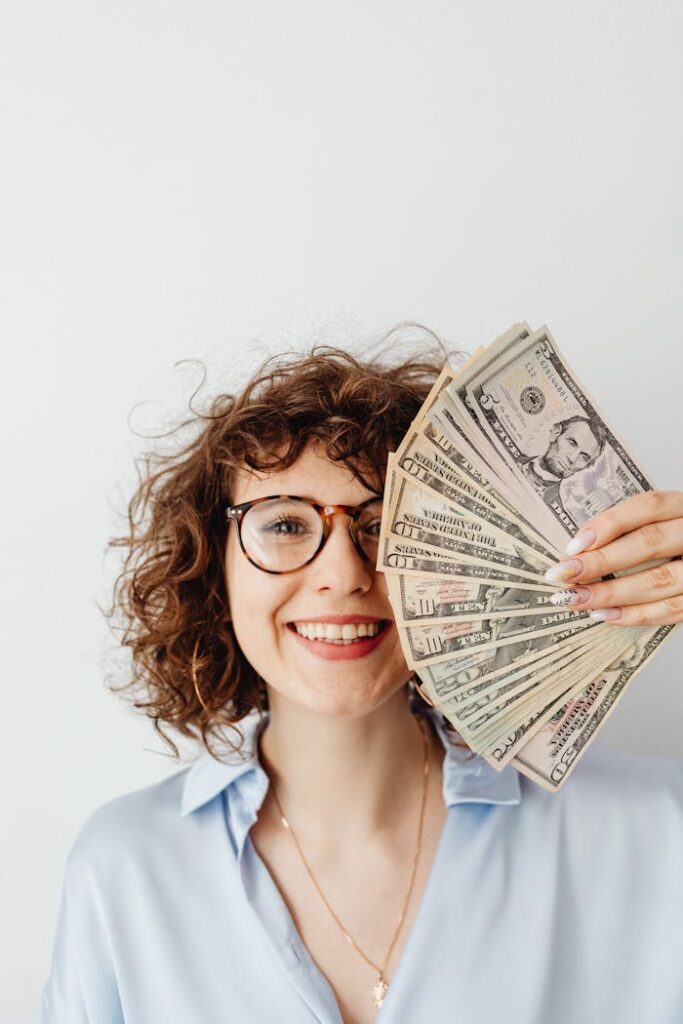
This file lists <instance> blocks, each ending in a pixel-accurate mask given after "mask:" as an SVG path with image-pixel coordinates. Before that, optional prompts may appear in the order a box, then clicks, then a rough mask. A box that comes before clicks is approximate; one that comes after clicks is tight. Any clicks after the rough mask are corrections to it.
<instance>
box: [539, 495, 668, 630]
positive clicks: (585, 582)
mask: <svg viewBox="0 0 683 1024" xmlns="http://www.w3.org/2000/svg"><path fill="white" fill-rule="evenodd" d="M566 550H567V555H569V556H570V558H569V560H567V561H565V562H560V563H559V565H555V566H553V567H552V568H551V569H549V570H548V572H547V573H546V578H547V579H548V580H549V581H550V582H551V583H561V584H567V585H568V586H569V587H571V589H570V590H569V589H568V590H563V591H560V592H559V593H557V594H554V595H553V597H552V599H551V600H552V603H553V604H556V605H561V606H567V607H569V608H571V609H572V610H576V611H586V610H588V609H590V610H591V617H592V618H595V619H600V620H602V621H605V622H609V623H613V624H615V625H621V626H664V625H670V624H673V623H676V622H683V561H682V560H681V555H683V492H681V491H647V492H645V493H644V494H637V495H635V496H634V497H632V498H626V499H625V500H624V501H620V502H619V503H618V504H617V505H614V506H613V507H612V508H610V509H607V510H606V511H605V512H600V513H598V515H596V516H593V518H592V519H591V520H590V521H589V522H587V523H586V524H585V526H583V527H582V528H581V529H580V530H579V532H578V533H577V534H576V536H575V537H574V538H573V539H572V540H571V541H570V542H569V544H568V545H567V549H566ZM576 556H579V557H576ZM660 559H674V561H667V562H665V563H664V564H662V565H657V566H652V567H650V568H647V569H643V570H641V571H640V572H635V573H631V574H630V575H628V576H623V577H621V578H620V579H615V580H604V581H603V582H596V583H592V582H590V581H591V580H597V579H599V577H601V576H606V575H609V574H610V573H618V572H622V571H623V570H624V569H631V568H633V567H634V566H637V565H643V564H644V563H646V562H653V561H657V560H660Z"/></svg>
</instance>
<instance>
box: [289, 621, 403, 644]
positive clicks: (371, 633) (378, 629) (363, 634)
mask: <svg viewBox="0 0 683 1024" xmlns="http://www.w3.org/2000/svg"><path fill="white" fill-rule="evenodd" d="M390 624H391V620H390V619H379V620H378V621H376V622H368V623H359V624H358V625H353V626H351V627H350V628H349V626H336V625H335V626H331V625H329V624H327V623H324V622H317V623H303V624H301V623H300V624H299V625H298V628H297V623H294V622H288V623H287V629H290V630H291V631H292V633H296V634H297V636H301V637H303V638H304V639H306V640H315V641H317V642H318V643H323V644H333V645H335V646H337V647H347V646H349V645H351V644H359V643H364V642H367V641H368V640H372V639H374V638H375V637H377V636H379V635H380V633H383V632H384V631H385V630H386V629H387V628H388V627H389V626H390ZM344 632H346V634H347V635H346V636H344Z"/></svg>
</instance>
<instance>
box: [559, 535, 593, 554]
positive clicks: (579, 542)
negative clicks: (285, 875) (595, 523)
mask: <svg viewBox="0 0 683 1024" xmlns="http://www.w3.org/2000/svg"><path fill="white" fill-rule="evenodd" d="M597 536H598V535H597V533H596V532H595V530H579V532H578V533H577V535H576V537H573V538H572V539H571V540H570V541H569V544H567V546H566V548H565V549H564V550H565V553H566V554H567V555H580V554H581V552H582V551H585V550H586V548H589V547H590V546H591V544H594V543H595V541H596V538H597Z"/></svg>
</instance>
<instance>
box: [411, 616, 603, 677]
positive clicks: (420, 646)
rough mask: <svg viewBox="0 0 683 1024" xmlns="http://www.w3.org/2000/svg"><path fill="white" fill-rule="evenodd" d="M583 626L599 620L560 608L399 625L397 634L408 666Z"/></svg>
mask: <svg viewBox="0 0 683 1024" xmlns="http://www.w3.org/2000/svg"><path fill="white" fill-rule="evenodd" d="M569 622H571V623H572V625H576V624H579V626H580V627H581V628H582V629H584V630H589V629H594V628H595V627H596V626H598V625H602V623H597V622H594V621H593V620H592V619H591V618H590V617H589V615H588V612H568V611H561V612H556V613H553V614H548V615H538V616H533V617H532V619H531V620H528V619H526V618H525V617H519V618H517V617H513V618H510V619H496V620H495V621H493V622H490V621H489V620H486V619H473V620H470V621H469V622H467V621H460V620H455V621H453V622H448V623H445V624H443V625H440V626H431V625H427V626H419V625H416V626H399V627H398V634H399V638H400V639H401V642H402V645H403V651H404V655H405V658H406V661H407V663H408V666H409V667H410V668H418V667H420V666H421V665H432V664H434V663H435V662H438V661H447V660H448V659H450V658H452V657H453V656H454V655H455V654H459V653H460V652H462V651H473V650H477V651H485V650H487V649H489V648H502V647H507V646H509V645H512V644H515V643H519V642H520V641H522V640H526V641H527V642H530V643H534V642H535V641H537V640H541V639H542V637H544V636H546V635H548V634H549V633H554V632H558V631H561V630H563V629H564V628H565V627H566V625H567V623H569Z"/></svg>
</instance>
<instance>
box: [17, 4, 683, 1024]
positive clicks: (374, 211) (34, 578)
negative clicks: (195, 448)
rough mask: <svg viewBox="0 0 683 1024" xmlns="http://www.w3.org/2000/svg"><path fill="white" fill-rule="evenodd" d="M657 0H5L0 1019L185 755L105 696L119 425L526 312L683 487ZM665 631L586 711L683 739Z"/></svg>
mask: <svg viewBox="0 0 683 1024" xmlns="http://www.w3.org/2000/svg"><path fill="white" fill-rule="evenodd" d="M682 47H683V7H682V6H681V4H680V3H678V2H677V0H655V2H654V3H652V4H643V3H639V2H636V0H628V2H623V0H622V2H616V0H609V2H605V0H575V2H574V3H572V4H567V3H554V2H550V3H548V2H547V0H534V2H528V0H521V2H520V3H515V4H511V3H508V2H506V0H494V2H491V0H488V2H487V0H483V2H480V3H477V4H474V3H467V4H466V3H445V2H440V0H420V2H419V3H417V2H412V3H410V2H404V0H383V2H378V0H365V2H364V3H362V4H361V3H358V4H354V3H351V4H345V5H339V4H331V3H326V2H321V0H299V2H292V0H279V2H277V3H276V2H258V0H251V2H244V0H240V2H236V0H223V2H221V3H216V2H201V0H199V2H195V3H192V4H190V3H183V2H179V0H167V2H166V3H164V4H161V3H153V2H150V0H135V2H134V3H132V2H130V0H120V2H119V3H117V4H103V3H99V4H93V3H86V2H80V3H79V2H75V0H64V2H62V3H59V4H50V3H47V2H44V0H43V2H31V0H26V2H22V3H18V2H16V0H15V2H14V3H13V4H5V5H3V7H2V15H1V25H0V97H1V102H2V110H1V114H0V116H1V125H0V147H1V151H0V176H1V181H0V218H1V224H2V227H1V229H0V259H1V261H2V265H1V272H2V277H1V280H2V295H1V301H0V326H1V337H2V346H3V350H2V351H3V375H2V376H3V401H2V406H1V408H2V422H3V428H4V430H3V446H2V452H3V474H2V476H3V484H4V486H3V499H2V505H1V506H0V515H1V517H2V531H1V536H2V581H3V586H2V606H1V611H2V627H3V679H2V708H3V738H2V745H1V750H2V764H1V769H2V781H3V794H2V804H3V819H4V828H3V842H2V846H1V848H0V862H1V863H0V867H1V870H0V891H1V903H2V910H1V911H0V920H1V921H2V946H1V949H0V964H1V966H0V1022H2V1024H17V1022H29V1021H34V1020H36V1019H37V1007H38V1004H39V996H40V988H41V986H42V984H43V982H44V980H45V978H46V976H47V971H48V967H49V957H50V951H51V945H52V939H53V931H54V927H55V923H56V914H57V906H58V900H59V895H60V889H61V880H62V872H63V868H64V861H65V857H66V853H67V850H68V848H69V846H70V844H71V842H72V841H73V838H74V837H75V834H76V832H77V830H78V829H79V828H80V826H81V824H82V823H83V821H84V819H85V817H86V816H87V815H88V814H89V813H90V812H91V811H92V810H94V809H95V807H97V806H98V805H100V804H101V803H103V802H105V801H106V800H108V799H110V798H112V797H114V796H116V795H118V794H120V793H123V792H126V791H128V790H130V789H135V788H138V787H140V786H143V785H146V784H147V783H150V782H153V781H155V780H157V779H159V778H161V777H162V776H164V775H166V774H168V773H170V772H171V771H175V770H177V768H178V765H177V764H176V763H175V762H173V761H171V760H169V758H168V757H167V756H165V753H164V751H165V748H164V747H163V745H162V744H161V741H160V740H159V739H158V738H157V737H156V736H155V734H154V731H153V729H152V726H151V724H149V723H147V721H146V720H144V719H143V718H141V717H136V716H135V715H134V714H133V712H132V711H130V710H129V709H128V707H127V705H125V704H123V703H122V702H121V700H120V699H118V698H116V697H115V696H113V695H111V694H110V693H109V692H108V691H107V689H106V687H105V685H104V673H105V671H106V669H107V651H108V650H109V649H110V648H111V644H112V642H111V638H110V636H109V634H108V632H107V628H106V625H105V623H104V621H103V618H102V616H101V614H100V612H99V611H98V607H97V603H98V602H103V601H106V599H107V582H108V580H109V579H110V576H111V567H110V566H109V563H108V560H105V557H104V549H105V545H106V542H107V539H108V537H109V536H110V535H111V533H112V532H114V530H115V529H116V527H117V523H116V521H115V516H114V511H113V509H114V508H115V507H120V505H121V502H122V500H123V499H124V498H125V497H126V496H128V495H129V493H130V489H131V487H132V483H133V480H134V474H133V456H134V454H135V452H137V451H138V450H139V442H137V441H136V439H135V437H134V436H133V434H132V433H131V422H129V420H131V421H132V425H133V426H134V427H135V428H136V429H138V430H144V429H151V428H152V427H154V426H158V425H160V424H164V423H166V422H167V421H169V420H172V418H173V416H174V415H176V414H182V411H183V403H184V402H185V401H186V400H187V398H188V397H189V394H190V392H191V390H192V389H193V387H194V386H196V384H197V383H198V382H199V379H200V376H201V375H200V372H199V370H197V369H196V368H194V367H193V366H192V365H188V364H184V365H183V366H180V367H178V368H174V364H175V363H176V362H178V361H181V360H187V359H193V358H196V359H201V360H204V361H206V363H207V364H208V366H209V368H210V371H211V374H212V376H213V379H214V380H220V381H221V382H222V383H223V385H224V386H225V387H226V388H227V389H231V388H232V387H234V386H236V385H238V384H239V376H240V374H243V373H244V372H246V371H247V370H249V369H251V368H253V366H254V365H255V364H256V363H257V362H258V361H259V360H260V359H261V358H262V357H263V355H264V354H265V353H266V352H276V351H280V350H281V349H284V348H290V347H295V348H300V347H303V346H306V345H308V344H310V343H311V342H312V341H330V342H332V343H335V344H342V345H344V346H347V347H350V348H352V347H354V346H355V345H356V344H358V342H359V340H360V339H362V338H364V337H372V336H376V335H377V334H379V333H381V332H382V331H384V330H386V329H388V328H389V327H391V326H392V324H394V323H396V322H397V321H399V320H402V319H404V318H408V319H415V320H419V321H421V322H423V323H425V324H427V325H429V326H431V327H432V328H434V329H435V330H436V331H438V332H439V333H440V334H442V335H443V336H444V337H445V338H446V339H448V340H449V341H450V342H451V343H453V344H454V345H460V346H462V347H464V348H468V349H471V348H473V347H475V346H476V345H478V344H486V343H487V342H489V341H490V340H491V339H492V338H493V337H494V336H495V335H497V334H499V333H501V332H502V331H503V330H505V329H506V328H507V327H508V326H509V325H510V324H511V323H512V322H513V321H516V320H520V319H527V320H528V321H529V322H530V323H531V324H532V325H534V326H539V325H540V324H542V323H547V324H548V325H549V326H550V328H551V330H552V331H553V333H554V335H555V337H556V338H557V340H558V342H559V343H560V345H561V346H562V347H563V349H564V351H565V352H566V354H567V356H568V358H569V359H570V361H571V363H572V364H573V366H574V367H575V369H576V370H577V372H578V374H579V376H580V377H581V378H582V379H583V380H584V382H585V383H586V384H587V386H588V387H589V389H590V390H591V391H592V393H593V395H594V396H595V397H596V399H597V400H598V402H599V404H600V405H601V406H602V408H603V410H604V411H605V413H606V414H607V416H608V418H609V420H610V422H611V423H612V424H613V425H614V427H615V428H616V429H617V431H618V432H620V433H621V435H622V437H623V439H624V440H625V441H626V442H627V444H628V445H629V447H630V448H631V449H632V451H633V452H634V454H635V455H636V457H637V458H638V459H639V460H640V462H641V464H642V465H643V466H644V468H645V469H646V470H647V471H649V473H650V476H651V478H652V479H653V481H654V483H655V484H656V485H657V486H659V487H666V488H675V489H683V460H682V459H681V428H682V427H683V411H682V401H683V399H682V395H681V386H682V380H683V375H682V370H683V356H682V355H681V350H682V346H683V304H682V303H681V287H682V285H683V246H682V239H683V198H682V192H681V180H683V102H682V101H683V62H681V59H680V55H681V50H682ZM682 656H683V630H681V631H679V632H678V633H677V634H676V635H675V636H674V638H673V639H672V640H671V641H670V642H669V643H668V644H667V645H666V646H665V648H664V649H663V650H662V652H661V654H660V655H659V656H657V657H656V658H655V659H654V661H653V662H652V663H651V664H650V666H648V668H647V669H646V670H645V671H644V672H643V673H641V675H640V676H639V677H638V679H637V680H636V681H635V682H634V684H633V687H632V688H631V690H630V692H629V694H628V695H627V696H626V698H625V699H624V701H623V702H622V703H621V705H620V706H619V708H618V709H617V710H616V711H615V713H614V715H613V716H612V718H611V719H610V721H609V722H608V724H607V725H606V727H605V729H604V730H603V733H602V736H603V737H604V740H603V741H604V742H607V743H611V744H612V745H613V746H615V747H619V748H622V749H626V750H632V751H634V752H636V753H652V752H656V753H663V754H668V755H672V756H681V755H682V753H683V744H682V742H681V734H682V732H683V680H682V678H681V676H682V673H681V659H682Z"/></svg>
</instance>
